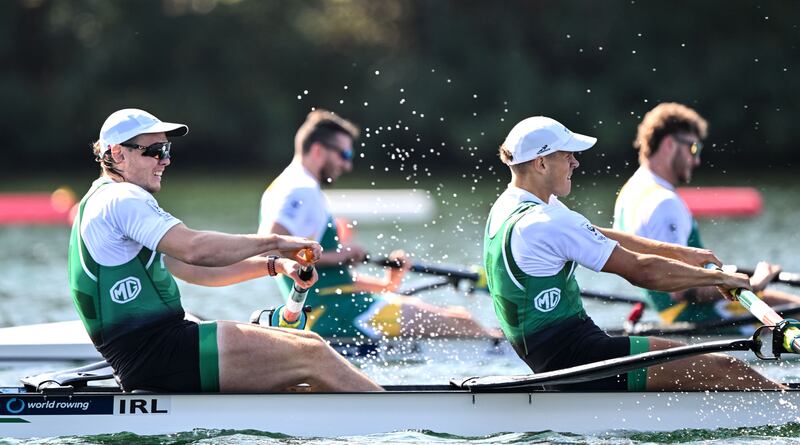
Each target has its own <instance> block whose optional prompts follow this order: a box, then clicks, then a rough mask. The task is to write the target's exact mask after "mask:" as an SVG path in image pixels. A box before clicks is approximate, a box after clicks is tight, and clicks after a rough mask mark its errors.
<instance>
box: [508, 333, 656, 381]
mask: <svg viewBox="0 0 800 445" xmlns="http://www.w3.org/2000/svg"><path fill="white" fill-rule="evenodd" d="M532 337H534V338H532V339H531V340H534V341H535V342H536V345H535V346H534V347H533V348H530V349H529V351H530V352H529V353H528V355H527V356H524V357H522V359H523V360H525V363H527V364H528V366H530V368H531V369H532V370H533V371H534V372H537V373H541V372H548V371H555V370H558V369H564V368H570V367H573V366H578V365H584V364H587V363H593V362H598V361H601V360H608V359H612V358H618V357H625V356H628V355H632V354H635V353H639V352H646V351H647V349H648V341H647V338H646V337H611V336H609V335H608V334H606V333H605V332H604V331H603V330H602V329H600V328H599V327H597V325H596V324H594V321H592V319H591V318H586V319H585V320H582V319H579V318H573V319H569V320H566V321H564V322H562V323H558V324H556V325H554V326H550V327H548V328H545V329H544V330H542V331H540V332H538V333H536V334H535V335H534V336H532ZM541 340H544V341H541ZM528 344H529V346H530V344H531V342H528ZM632 345H633V346H632ZM518 352H519V351H518ZM646 376H647V374H646V369H640V370H635V371H631V372H628V373H625V374H620V375H616V376H612V377H606V378H604V379H599V380H593V381H590V382H582V383H572V384H568V385H550V386H547V389H557V390H565V391H583V390H612V391H628V390H644V385H645V381H646Z"/></svg>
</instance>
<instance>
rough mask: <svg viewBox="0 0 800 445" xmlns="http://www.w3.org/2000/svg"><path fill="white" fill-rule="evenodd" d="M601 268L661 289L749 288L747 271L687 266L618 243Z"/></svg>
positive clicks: (640, 284)
mask: <svg viewBox="0 0 800 445" xmlns="http://www.w3.org/2000/svg"><path fill="white" fill-rule="evenodd" d="M602 271H603V272H610V273H613V274H617V275H619V276H621V277H622V278H625V279H626V280H628V281H630V282H631V284H633V285H636V286H639V287H644V288H647V289H652V290H657V291H663V292H672V291H678V290H683V289H688V288H691V287H700V286H719V287H720V288H723V289H734V288H740V287H742V288H745V289H749V288H750V282H749V281H748V278H747V275H744V274H729V273H726V272H722V271H721V270H710V269H704V268H702V267H695V266H690V265H688V264H686V263H684V262H682V261H677V260H675V259H672V258H666V257H662V256H658V255H651V254H646V253H639V252H634V251H631V250H628V249H626V248H625V247H624V246H623V245H622V244H620V245H618V246H616V247H615V248H614V250H613V251H612V252H611V256H610V257H609V258H608V260H607V261H606V264H605V265H604V266H603V269H602ZM729 297H730V296H729Z"/></svg>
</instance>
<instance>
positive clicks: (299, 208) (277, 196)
mask: <svg viewBox="0 0 800 445" xmlns="http://www.w3.org/2000/svg"><path fill="white" fill-rule="evenodd" d="M274 223H278V224H280V225H281V226H283V227H284V228H285V229H286V230H287V231H288V232H289V233H290V234H291V235H294V236H301V237H304V238H309V239H313V240H316V241H317V242H319V243H320V245H321V246H322V248H323V250H324V251H325V252H335V251H337V250H338V249H340V248H341V247H342V246H341V244H340V241H339V235H338V233H337V228H336V224H335V222H334V219H333V215H332V214H331V210H330V204H329V202H328V199H327V198H326V197H325V195H324V194H323V193H322V190H321V189H320V185H319V182H317V179H316V178H315V177H314V176H313V175H312V174H311V173H309V172H308V170H306V169H305V167H303V165H302V164H301V163H299V162H292V163H291V164H289V166H288V167H286V169H284V171H283V172H282V173H281V174H280V175H279V176H278V177H277V178H275V180H274V181H272V183H271V184H270V185H269V186H268V187H267V189H266V190H265V191H264V193H263V195H262V197H261V208H260V212H259V227H258V233H259V234H267V233H269V230H270V228H271V227H272V225H273V224H274ZM351 268H352V266H351V265H338V266H328V267H319V266H318V267H317V274H318V275H319V280H318V281H317V283H316V284H315V285H314V287H313V288H311V289H310V290H309V292H308V297H307V298H306V304H308V305H310V306H311V308H312V311H311V313H310V314H309V316H308V324H307V329H309V330H312V331H314V332H317V333H318V334H320V335H321V336H323V337H338V338H352V337H361V336H363V335H366V336H368V337H370V338H377V337H380V336H383V335H400V325H399V322H398V321H397V320H398V318H399V307H397V306H396V305H395V304H392V303H390V302H388V301H386V300H385V299H383V298H382V297H381V296H379V295H375V294H372V293H369V292H359V291H356V289H355V286H354V279H353V274H352V270H351ZM276 278H277V280H276V281H277V284H278V288H279V289H280V291H281V294H282V295H283V297H284V298H286V297H288V295H289V292H290V291H291V288H292V280H291V279H289V278H287V277H285V276H282V275H281V276H278V277H276Z"/></svg>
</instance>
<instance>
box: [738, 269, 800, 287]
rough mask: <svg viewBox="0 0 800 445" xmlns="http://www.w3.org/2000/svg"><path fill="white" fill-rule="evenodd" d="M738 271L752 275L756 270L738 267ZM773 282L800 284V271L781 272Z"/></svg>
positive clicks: (790, 284) (791, 284)
mask: <svg viewBox="0 0 800 445" xmlns="http://www.w3.org/2000/svg"><path fill="white" fill-rule="evenodd" d="M736 271H737V272H740V273H743V274H745V275H750V276H752V275H753V273H754V272H755V271H754V270H753V269H740V268H738V267H737V268H736ZM772 282H773V283H781V284H788V285H789V286H800V273H793V272H780V273H778V275H776V276H775V278H773V279H772Z"/></svg>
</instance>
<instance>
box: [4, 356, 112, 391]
mask: <svg viewBox="0 0 800 445" xmlns="http://www.w3.org/2000/svg"><path fill="white" fill-rule="evenodd" d="M113 378H114V371H113V370H112V369H111V365H109V364H108V363H107V362H105V361H102V362H97V363H92V364H90V365H86V366H81V367H78V368H72V369H66V370H62V371H50V372H44V373H41V374H36V375H32V376H27V377H24V378H22V379H20V381H21V382H22V384H23V385H25V387H26V388H28V389H30V390H34V391H40V390H41V389H42V388H57V387H71V388H82V387H85V386H86V385H87V383H89V382H91V381H97V380H109V379H113Z"/></svg>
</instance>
